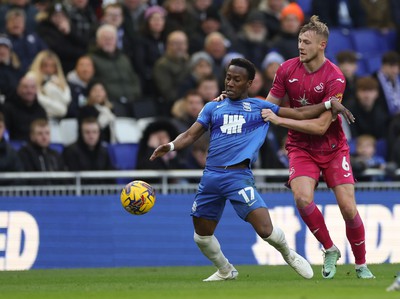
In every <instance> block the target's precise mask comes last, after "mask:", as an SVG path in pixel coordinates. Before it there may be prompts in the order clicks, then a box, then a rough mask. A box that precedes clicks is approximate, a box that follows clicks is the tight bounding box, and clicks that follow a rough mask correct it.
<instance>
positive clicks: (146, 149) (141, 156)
mask: <svg viewBox="0 0 400 299" xmlns="http://www.w3.org/2000/svg"><path fill="white" fill-rule="evenodd" d="M176 136H178V131H177V129H176V127H175V126H174V125H173V124H172V123H171V122H170V121H169V120H166V119H162V120H158V121H155V122H153V123H150V124H149V125H148V126H147V128H146V129H145V130H144V132H143V136H142V138H141V140H140V143H139V151H138V155H137V157H138V159H137V160H138V162H137V166H136V168H137V169H155V170H167V169H184V168H185V166H184V165H183V164H182V163H181V162H180V159H179V157H178V155H177V153H176V152H171V153H170V154H167V155H165V156H164V157H165V158H164V157H163V158H162V159H157V160H156V161H149V157H150V156H151V154H152V153H153V151H154V150H155V149H156V148H157V147H158V146H159V145H161V144H164V143H165V142H170V141H171V140H173V139H175V137H176ZM150 181H151V183H154V182H159V181H160V180H158V179H155V180H150ZM172 182H176V181H175V180H171V181H170V183H172Z"/></svg>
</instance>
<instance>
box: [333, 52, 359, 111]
mask: <svg viewBox="0 0 400 299" xmlns="http://www.w3.org/2000/svg"><path fill="white" fill-rule="evenodd" d="M336 60H337V62H338V63H337V65H338V67H339V68H340V70H341V71H342V73H343V75H344V77H345V78H346V88H345V90H344V93H343V101H342V104H343V105H345V106H346V107H347V105H348V103H350V102H352V101H354V98H355V94H356V81H357V79H358V76H357V75H356V72H357V69H358V65H357V54H356V53H355V52H354V51H351V50H348V51H341V52H339V53H337V54H336Z"/></svg>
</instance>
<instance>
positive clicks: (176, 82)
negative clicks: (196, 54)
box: [153, 31, 189, 115]
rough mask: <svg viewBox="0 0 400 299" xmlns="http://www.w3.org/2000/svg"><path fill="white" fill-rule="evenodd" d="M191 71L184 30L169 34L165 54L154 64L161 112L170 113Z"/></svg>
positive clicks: (163, 113) (154, 75)
mask: <svg viewBox="0 0 400 299" xmlns="http://www.w3.org/2000/svg"><path fill="white" fill-rule="evenodd" d="M188 73H189V54H188V39H187V36H186V34H185V33H184V32H183V31H173V32H171V33H170V34H169V35H168V38H167V47H166V51H165V54H164V55H163V56H162V57H161V58H159V59H158V60H157V62H156V64H155V65H154V69H153V79H154V83H155V86H156V88H157V91H158V96H159V99H160V112H161V114H162V115H169V113H170V111H171V107H172V105H173V103H174V102H175V101H176V100H178V98H179V94H178V91H179V87H180V85H181V84H182V82H183V81H184V79H185V78H186V77H187V75H188Z"/></svg>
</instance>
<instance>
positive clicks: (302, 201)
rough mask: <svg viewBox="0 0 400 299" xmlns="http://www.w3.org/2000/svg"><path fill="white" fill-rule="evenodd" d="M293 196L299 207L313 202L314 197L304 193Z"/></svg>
mask: <svg viewBox="0 0 400 299" xmlns="http://www.w3.org/2000/svg"><path fill="white" fill-rule="evenodd" d="M293 196H294V201H295V202H296V206H297V207H298V208H304V207H306V206H308V205H309V204H310V203H311V202H312V199H310V198H309V197H308V196H306V195H304V194H302V193H295V194H294V195H293Z"/></svg>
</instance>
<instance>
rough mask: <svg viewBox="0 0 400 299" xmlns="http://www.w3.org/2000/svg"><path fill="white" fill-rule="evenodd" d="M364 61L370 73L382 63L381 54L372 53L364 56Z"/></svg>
mask: <svg viewBox="0 0 400 299" xmlns="http://www.w3.org/2000/svg"><path fill="white" fill-rule="evenodd" d="M364 63H365V65H366V66H367V70H368V73H369V74H372V73H374V72H376V71H377V70H379V69H380V67H381V64H382V55H380V54H377V55H372V56H371V57H369V58H366V59H365V60H364Z"/></svg>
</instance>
